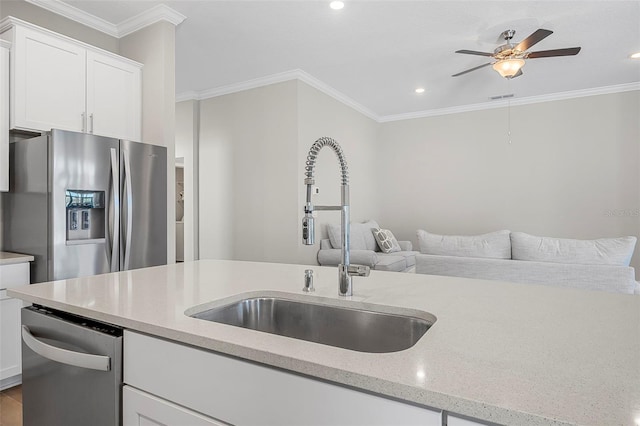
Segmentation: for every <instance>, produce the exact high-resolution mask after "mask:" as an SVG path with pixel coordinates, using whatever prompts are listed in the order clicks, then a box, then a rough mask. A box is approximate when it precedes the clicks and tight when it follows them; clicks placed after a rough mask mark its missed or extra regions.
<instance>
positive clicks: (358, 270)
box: [347, 265, 371, 277]
mask: <svg viewBox="0 0 640 426" xmlns="http://www.w3.org/2000/svg"><path fill="white" fill-rule="evenodd" d="M370 272H371V268H369V267H368V266H365V265H349V266H348V267H347V273H348V274H349V275H357V276H359V277H368V276H369V273H370Z"/></svg>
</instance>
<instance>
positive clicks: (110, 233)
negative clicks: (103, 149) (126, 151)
mask: <svg viewBox="0 0 640 426" xmlns="http://www.w3.org/2000/svg"><path fill="white" fill-rule="evenodd" d="M110 151H111V176H110V180H111V194H107V196H109V195H111V196H110V201H109V204H110V205H113V218H112V220H113V226H109V225H110V223H109V222H110V221H109V219H107V247H106V249H107V259H108V262H109V270H110V271H111V272H116V271H118V256H116V253H117V249H118V247H119V245H120V195H119V193H118V190H119V185H118V184H117V182H118V155H117V153H116V149H115V148H111V150H110Z"/></svg>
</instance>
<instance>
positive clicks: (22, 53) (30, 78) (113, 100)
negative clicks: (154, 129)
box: [0, 17, 142, 141]
mask: <svg viewBox="0 0 640 426" xmlns="http://www.w3.org/2000/svg"><path fill="white" fill-rule="evenodd" d="M0 32H4V33H3V34H2V38H4V39H7V40H9V41H11V42H12V49H11V102H10V128H11V129H18V130H28V131H38V132H42V131H49V130H51V129H63V130H72V131H77V132H86V133H93V134H96V135H101V136H110V137H115V138H120V139H128V140H133V141H140V140H141V119H142V108H141V98H142V89H141V87H142V86H141V76H142V69H141V68H142V65H141V64H139V63H137V62H134V61H132V60H130V59H127V58H124V57H121V56H118V55H115V54H113V53H111V52H107V51H104V50H101V49H98V48H95V47H93V46H90V45H88V44H85V43H82V42H79V41H76V40H73V39H71V38H69V37H65V36H62V35H59V34H56V33H53V32H51V31H48V30H45V29H42V28H39V27H36V26H34V25H32V24H28V23H26V22H24V21H20V20H18V19H15V18H11V17H9V18H6V19H5V20H4V21H3V22H2V23H0Z"/></svg>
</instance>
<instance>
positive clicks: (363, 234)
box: [327, 220, 380, 251]
mask: <svg viewBox="0 0 640 426" xmlns="http://www.w3.org/2000/svg"><path fill="white" fill-rule="evenodd" d="M378 228H380V226H379V225H378V224H377V223H376V221H375V220H369V221H367V222H365V223H352V224H351V242H350V248H351V250H373V251H376V249H377V248H378V244H377V243H376V239H375V238H374V237H373V232H372V231H373V230H374V229H378ZM327 233H328V234H329V241H331V247H333V248H340V246H341V244H342V235H341V233H342V230H341V227H340V224H339V223H338V224H329V225H327Z"/></svg>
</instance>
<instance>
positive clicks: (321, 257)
mask: <svg viewBox="0 0 640 426" xmlns="http://www.w3.org/2000/svg"><path fill="white" fill-rule="evenodd" d="M378 228H380V227H379V226H378V224H377V223H376V222H375V221H373V220H370V221H367V222H365V223H352V224H351V249H350V250H349V255H350V261H351V263H352V264H355V265H365V266H368V267H370V268H371V269H375V270H378V271H393V272H408V271H410V270H412V269H413V268H414V267H415V264H416V254H417V253H418V252H417V251H413V245H412V244H411V241H398V244H399V245H400V251H397V252H394V253H383V252H382V251H381V250H380V247H378V243H377V242H376V240H375V238H374V236H373V231H372V230H373V229H378ZM327 233H328V234H329V238H326V239H322V240H321V241H320V250H318V263H319V264H320V265H321V266H338V265H339V264H340V261H341V254H342V253H341V249H340V242H341V240H340V225H327Z"/></svg>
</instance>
